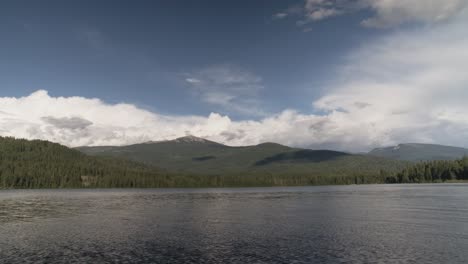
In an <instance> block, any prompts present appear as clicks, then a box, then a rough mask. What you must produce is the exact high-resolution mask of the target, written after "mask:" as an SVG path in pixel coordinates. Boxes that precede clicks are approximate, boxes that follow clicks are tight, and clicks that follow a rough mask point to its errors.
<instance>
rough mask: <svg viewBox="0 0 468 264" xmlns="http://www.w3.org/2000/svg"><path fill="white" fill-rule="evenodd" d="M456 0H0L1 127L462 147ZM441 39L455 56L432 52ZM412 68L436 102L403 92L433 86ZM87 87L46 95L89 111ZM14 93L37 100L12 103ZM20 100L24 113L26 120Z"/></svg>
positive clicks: (67, 134) (99, 139) (345, 145)
mask: <svg viewBox="0 0 468 264" xmlns="http://www.w3.org/2000/svg"><path fill="white" fill-rule="evenodd" d="M423 3H424V4H425V5H424V6H423ZM466 6H467V1H466V0H449V1H436V0H434V1H432V0H431V1H429V2H426V1H422V0H410V1H406V2H401V1H397V0H389V1H388V0H387V1H384V0H375V1H371V0H291V1H267V0H263V1H262V0H258V1H227V0H226V1H219V0H218V1H179V0H172V1H66V0H65V1H46V0H44V1H22V0H16V1H2V3H0V34H1V39H2V41H1V42H0V58H1V60H0V113H2V112H3V113H6V114H5V116H6V115H7V114H8V115H9V117H8V118H7V117H3V119H2V117H1V116H0V121H1V122H2V124H3V129H2V130H0V134H2V135H13V136H20V137H26V138H42V139H48V140H52V141H57V142H60V143H63V144H66V145H71V146H75V145H103V144H119V145H121V144H129V143H136V142H140V141H145V140H159V139H170V138H174V137H177V136H181V135H185V134H193V135H197V136H202V137H206V138H210V139H213V140H217V141H220V142H223V143H226V144H231V145H246V144H256V143H260V142H265V141H275V142H279V143H284V144H289V145H295V146H303V147H311V148H318V147H327V148H335V149H342V150H353V151H361V150H367V149H369V148H371V147H375V146H381V145H388V144H394V143H399V142H402V141H418V142H430V143H446V144H457V145H465V146H466V145H467V144H465V142H464V141H462V140H461V139H462V138H463V137H464V136H465V134H464V132H462V131H465V128H466V127H467V126H468V124H466V123H465V122H464V121H463V120H460V119H462V118H460V117H459V116H460V115H461V114H462V113H464V111H465V109H464V108H463V107H462V106H461V105H462V102H458V100H459V98H460V91H461V89H462V88H463V87H466V86H465V85H466V84H467V83H466V80H465V79H464V78H462V77H459V73H458V72H457V71H456V69H458V68H460V67H463V66H465V64H463V62H460V61H462V60H463V59H464V57H463V56H464V54H465V50H463V47H464V46H465V45H464V44H465V41H466V38H464V37H463V36H460V34H462V32H463V31H462V28H463V25H465V24H466V23H465V22H466V21H467V19H466V18H467V15H466V13H467V12H466ZM441 47H442V48H444V47H450V50H452V51H453V52H456V53H457V54H458V55H459V56H455V57H453V58H452V53H450V52H448V51H447V53H444V52H441V53H440V54H438V57H434V51H437V50H440V49H441ZM460 54H462V55H461V56H460ZM410 56H414V58H411V60H410ZM428 58H430V59H428ZM424 75H429V76H430V77H431V78H434V82H432V84H431V85H433V84H437V85H438V87H442V86H443V87H445V88H444V89H446V91H447V92H445V93H443V96H442V98H441V99H440V100H437V101H433V100H429V99H428V100H429V101H430V102H431V103H432V104H433V105H435V106H438V107H435V108H434V112H433V113H430V115H428V114H427V111H426V114H423V113H420V108H421V107H424V106H420V105H419V104H416V103H415V102H416V101H419V100H418V98H421V96H422V95H421V94H429V95H434V96H436V95H440V93H441V90H440V89H441V88H433V89H432V88H430V87H429V86H431V85H427V84H426V83H425V82H423V81H420V79H421V78H422V77H421V76H424ZM413 77H414V78H413ZM431 78H428V80H429V79H431ZM457 78H458V79H457ZM418 80H419V81H418ZM40 90H41V91H40ZM37 91H39V92H37ZM45 91H47V92H45ZM93 98H96V100H98V101H99V103H98V104H97V105H94V106H96V109H94V108H93V109H94V110H92V111H91V110H90V109H88V110H86V109H82V108H81V107H84V106H81V105H77V106H76V108H74V109H68V108H67V109H61V108H60V107H62V105H67V103H66V102H68V101H67V100H72V101H73V100H82V103H83V105H86V107H88V108H89V107H92V106H90V105H93V102H94V103H96V100H94V101H93ZM11 100H14V101H15V103H12V102H11ZM40 100H45V101H47V102H48V103H43V102H42V103H40V102H39V101H40ZM60 100H62V101H64V103H63V104H62V103H60V102H59V101H60ZM23 101H27V102H29V103H30V104H31V102H32V104H33V105H34V103H37V104H38V106H37V107H38V108H37V109H31V108H28V110H22V111H20V110H19V109H22V108H21V107H22V106H21V105H17V104H21V102H23ZM406 101H408V102H406ZM56 103H57V104H59V105H55V104H56ZM458 104H460V106H459V105H458ZM448 106H450V107H448ZM113 107H114V108H115V109H116V111H115V112H116V113H119V111H123V114H122V113H121V114H119V116H116V117H115V120H117V119H118V117H122V116H128V117H127V118H128V119H135V120H139V122H140V123H138V122H136V121H135V120H121V121H114V123H112V124H108V123H106V120H105V119H106V118H105V117H104V114H103V113H104V112H106V111H107V110H103V109H104V108H105V109H107V108H113ZM119 107H120V108H119ZM121 107H123V108H121ZM125 107H127V108H125ZM128 107H129V108H128ZM130 108H131V109H130ZM467 110H468V109H467ZM25 111H32V112H35V113H36V112H37V113H38V114H37V116H35V118H32V119H31V118H28V117H26V115H27V116H34V115H33V114H29V113H25ZM19 112H21V113H19ZM111 112H112V111H111ZM106 113H107V112H106ZM395 113H410V115H408V114H405V115H401V114H400V115H398V118H396V117H395V116H396V114H395ZM108 119H109V120H114V119H113V118H108ZM51 120H53V121H51ZM57 120H58V121H57ZM79 120H81V121H82V122H79ZM155 120H156V121H155ZM161 120H164V122H163V123H160V122H161ZM75 121H76V122H78V126H76V124H72V123H73V122H75ZM60 122H62V123H60ZM120 122H121V123H122V124H121V123H120ZM135 122H136V123H135ZM158 122H159V123H158ZM59 123H60V124H62V125H57V124H59ZM129 123H132V125H128V124H129ZM80 124H83V126H82V127H80V126H79V125H80ZM67 125H69V126H67ZM161 126H165V128H164V129H161ZM156 130H157V132H156ZM162 130H163V131H162ZM164 131H165V132H164ZM444 131H445V132H444ZM453 133H457V137H448V136H447V135H448V134H453Z"/></svg>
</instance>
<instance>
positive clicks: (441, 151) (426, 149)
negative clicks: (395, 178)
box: [369, 143, 468, 161]
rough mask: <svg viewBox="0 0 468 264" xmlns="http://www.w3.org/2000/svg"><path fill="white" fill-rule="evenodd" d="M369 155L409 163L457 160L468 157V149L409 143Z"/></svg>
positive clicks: (372, 152) (380, 149) (378, 149)
mask: <svg viewBox="0 0 468 264" xmlns="http://www.w3.org/2000/svg"><path fill="white" fill-rule="evenodd" d="M369 155H371V156H377V157H383V158H390V159H397V160H407V161H430V160H456V159H460V158H462V157H463V156H465V155H468V149H464V148H458V147H450V146H443V145H434V144H416V143H409V144H400V145H398V146H393V147H386V148H377V149H374V150H372V151H370V152H369Z"/></svg>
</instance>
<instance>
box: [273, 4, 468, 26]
mask: <svg viewBox="0 0 468 264" xmlns="http://www.w3.org/2000/svg"><path fill="white" fill-rule="evenodd" d="M467 6H468V1H467V0H443V1H442V0H406V1H401V0H305V1H304V4H303V5H302V7H301V8H299V9H298V8H297V7H294V8H293V9H291V8H288V9H287V10H285V11H284V12H281V13H278V14H276V15H274V17H276V18H285V17H288V16H291V15H295V16H299V17H301V18H300V20H299V21H298V22H297V24H298V25H300V26H302V25H305V24H308V23H310V22H314V21H319V20H323V19H326V18H330V17H334V16H339V15H343V14H348V13H354V12H358V11H361V10H371V11H372V12H373V16H371V17H368V18H366V19H364V20H363V21H362V22H361V24H362V25H363V26H366V27H392V26H397V25H400V24H404V23H410V22H420V23H430V24H432V23H437V22H442V21H447V20H449V19H450V18H452V17H454V16H457V15H459V14H460V13H462V12H463V10H464V9H466V7H467ZM278 15H280V16H281V17H278Z"/></svg>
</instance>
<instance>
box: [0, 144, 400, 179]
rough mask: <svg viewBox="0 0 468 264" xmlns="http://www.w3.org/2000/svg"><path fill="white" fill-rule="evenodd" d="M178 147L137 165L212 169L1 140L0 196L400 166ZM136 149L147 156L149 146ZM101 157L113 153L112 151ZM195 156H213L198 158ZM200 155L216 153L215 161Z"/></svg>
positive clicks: (347, 173)
mask: <svg viewBox="0 0 468 264" xmlns="http://www.w3.org/2000/svg"><path fill="white" fill-rule="evenodd" d="M172 143H173V142H172ZM178 143H183V144H182V145H179V146H178V147H177V148H166V149H165V150H164V152H166V154H164V153H162V154H160V155H159V156H158V155H156V156H154V155H153V154H154V153H151V152H150V153H147V152H145V153H142V154H141V156H139V157H145V158H147V159H149V160H151V159H157V158H160V157H164V155H167V156H168V157H170V158H174V159H175V160H174V161H170V160H168V162H172V166H175V165H176V164H177V162H179V161H182V162H181V164H182V165H181V166H183V167H184V168H187V167H188V166H189V165H190V164H196V163H204V162H206V161H210V163H209V164H211V165H210V166H208V168H209V170H207V171H208V172H209V173H201V172H200V171H202V170H200V171H196V170H194V171H192V172H190V170H185V171H184V170H178V171H176V170H174V171H171V170H166V169H159V168H158V167H156V166H154V165H151V164H149V163H148V162H147V163H146V164H143V163H139V162H136V161H132V160H129V159H128V157H127V156H122V157H115V155H114V157H111V156H112V155H109V156H98V157H96V156H88V155H86V154H84V153H81V152H79V151H77V150H73V149H69V148H67V147H65V146H62V145H59V144H55V143H51V142H47V141H40V140H34V141H28V140H23V139H14V138H2V137H0V188H83V187H90V188H95V187H98V188H107V187H130V188H131V187H148V188H150V187H240V186H296V185H324V184H360V183H384V182H385V180H386V179H387V178H388V176H389V175H392V174H391V173H393V172H396V171H399V170H401V169H402V168H403V167H404V165H406V164H402V163H399V162H394V161H390V162H388V161H387V160H385V159H381V158H371V159H369V157H366V156H365V155H350V154H346V153H342V152H334V151H327V150H321V151H320V150H318V151H313V150H298V149H293V148H288V147H285V146H281V145H278V144H261V145H259V146H255V147H242V148H230V147H226V146H223V145H221V144H217V143H210V142H208V143H207V142H198V143H197V144H200V146H199V147H198V148H197V147H194V146H193V144H194V142H192V141H190V142H188V141H184V140H182V141H179V142H178ZM169 146H170V145H166V147H169ZM139 147H141V146H139ZM143 147H146V148H149V149H153V148H154V146H152V145H151V144H146V145H145V146H143ZM106 149H114V151H115V150H116V149H117V150H119V148H114V147H113V148H106ZM171 149H172V150H174V149H178V150H179V151H181V150H185V151H187V152H189V153H190V154H188V156H186V157H179V156H178V155H179V154H180V153H176V152H174V151H172V152H171V151H170V150H171ZM201 149H209V150H210V151H213V150H214V149H218V150H216V151H215V152H200V151H201ZM93 150H96V149H95V148H93ZM227 150H230V151H227ZM182 152H183V151H182ZM207 153H211V154H213V153H217V154H216V155H217V156H212V155H211V154H210V155H209V154H207ZM222 153H224V156H222V155H221V157H223V158H222V159H219V157H220V156H218V155H220V154H222ZM123 157H125V158H126V159H124V158H123ZM229 158H233V159H232V160H230V159H229ZM213 160H214V163H212V162H213ZM184 162H185V163H184ZM161 164H163V163H161ZM213 164H214V165H213ZM216 164H217V167H216V166H215V165H216ZM199 166H200V168H203V166H201V165H199ZM244 168H248V169H246V170H244Z"/></svg>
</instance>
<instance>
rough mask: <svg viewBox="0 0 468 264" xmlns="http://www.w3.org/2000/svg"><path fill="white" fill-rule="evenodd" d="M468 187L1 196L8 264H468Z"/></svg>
mask: <svg viewBox="0 0 468 264" xmlns="http://www.w3.org/2000/svg"><path fill="white" fill-rule="evenodd" d="M467 200H468V185H445V184H443V185H392V186H389V185H369V186H327V187H300V188H252V189H248V188H246V189H181V190H176V189H173V190H167V189H166V190H31V191H20V190H19V191H14V190H8V191H0V263H83V262H89V263H91V262H92V263H252V262H253V263H317V262H329V263H378V262H380V263H467V262H468V253H467V252H466V248H468V203H466V201H467Z"/></svg>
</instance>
